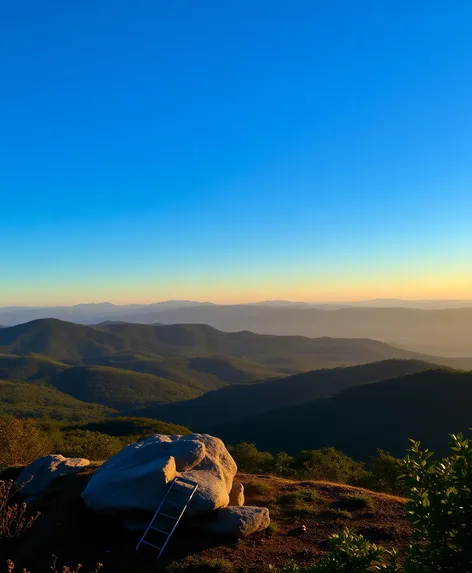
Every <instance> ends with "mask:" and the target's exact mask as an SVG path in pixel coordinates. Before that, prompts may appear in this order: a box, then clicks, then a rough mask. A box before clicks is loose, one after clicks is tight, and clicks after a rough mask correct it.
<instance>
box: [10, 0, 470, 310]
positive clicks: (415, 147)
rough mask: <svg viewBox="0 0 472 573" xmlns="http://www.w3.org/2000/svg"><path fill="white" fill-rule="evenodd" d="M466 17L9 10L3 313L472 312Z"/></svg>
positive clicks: (19, 4)
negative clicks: (265, 303) (132, 305)
mask: <svg viewBox="0 0 472 573" xmlns="http://www.w3.org/2000/svg"><path fill="white" fill-rule="evenodd" d="M471 30H472V4H471V3H470V2H469V1H468V0H463V1H461V0H455V1H454V2H448V3H445V2H442V1H429V2H426V1H417V2H407V1H406V0H405V1H403V0H400V1H397V2H389V3H387V2H376V1H370V2H367V1H363V0H352V1H347V0H344V1H342V2H341V1H332V0H331V1H319V2H318V1H314V0H305V1H297V0H294V1H292V2H286V1H283V2H282V1H280V2H276V1H274V0H271V1H268V0H267V1H266V0H258V1H256V2H254V0H252V1H251V2H249V1H246V0H242V1H238V2H221V1H218V2H217V1H216V0H214V1H213V0H211V1H210V0H208V1H205V0H202V1H200V2H195V1H190V0H185V1H183V0H182V1H178V0H177V1H174V2H169V1H167V2H165V1H164V2H154V1H151V0H147V1H140V0H137V1H135V2H129V1H126V2H125V1H121V0H113V2H112V1H111V0H101V1H100V2H96V1H94V0H81V1H80V2H78V1H75V2H63V1H58V0H51V1H50V2H46V3H38V2H37V1H32V0H28V1H26V0H18V1H16V2H8V3H7V2H5V3H3V5H2V7H1V8H0V64H1V68H0V69H1V70H2V81H1V86H0V126H1V132H0V133H1V138H0V305H8V304H55V303H57V304H61V303H75V302H85V301H99V300H111V301H112V302H145V301H149V302H151V301H155V300H161V299H166V298H192V299H200V300H202V299H205V300H209V299H210V300H215V301H225V302H239V301H244V300H257V299H271V298H290V299H305V300H350V299H355V298H365V297H375V296H382V297H383V296H386V297H394V296H404V297H412V298H423V297H425V298H426V297H437V296H438V297H443V298H448V297H451V298H453V297H464V298H465V297H466V296H469V297H470V295H472V265H471V259H472V257H471V255H470V251H471V247H472V225H471V223H470V221H471V215H472V161H471V160H470V159H471V156H472V71H471V61H472V34H471Z"/></svg>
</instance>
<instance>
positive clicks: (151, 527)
mask: <svg viewBox="0 0 472 573" xmlns="http://www.w3.org/2000/svg"><path fill="white" fill-rule="evenodd" d="M149 529H152V530H153V531H158V532H159V533H163V534H164V535H169V533H170V531H164V530H163V529H159V528H158V527H154V526H153V525H150V526H149Z"/></svg>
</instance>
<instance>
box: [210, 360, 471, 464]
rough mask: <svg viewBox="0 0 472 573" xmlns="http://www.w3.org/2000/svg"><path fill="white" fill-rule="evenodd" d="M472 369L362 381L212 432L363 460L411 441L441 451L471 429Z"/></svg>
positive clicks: (399, 452) (232, 439)
mask: <svg viewBox="0 0 472 573" xmlns="http://www.w3.org/2000/svg"><path fill="white" fill-rule="evenodd" d="M471 403H472V372H460V371H454V370H448V369H432V370H425V371H422V372H417V373H414V374H411V375H408V376H401V377H398V378H392V379H388V380H383V381H377V382H375V383H370V384H369V383H367V384H362V385H357V386H355V387H352V388H350V389H347V390H345V391H343V392H340V393H338V394H336V395H334V396H331V397H326V398H324V399H319V400H315V401H312V402H306V403H304V404H299V405H297V406H291V407H286V408H280V409H277V410H272V411H270V412H265V413H261V414H258V415H257V416H251V417H248V418H246V419H244V420H239V421H238V422H232V423H228V424H221V425H219V426H217V427H215V428H213V431H214V432H215V433H216V434H217V435H218V436H221V438H222V439H224V440H226V441H228V442H229V443H238V442H240V441H248V442H251V443H255V444H257V446H258V447H259V448H261V449H267V450H271V451H273V452H277V451H288V452H292V453H294V452H296V451H298V450H301V449H316V448H320V447H325V446H333V447H335V448H338V449H340V450H342V451H344V452H345V453H347V454H349V455H351V456H353V457H354V458H356V459H367V458H368V457H369V456H371V455H374V454H375V453H376V450H377V449H378V448H381V449H384V450H387V451H389V452H391V453H392V454H394V455H397V456H402V455H403V454H404V453H405V449H406V448H407V447H408V439H409V438H412V439H415V440H421V441H422V442H423V445H424V446H425V447H428V448H431V449H433V451H435V452H436V453H437V454H439V455H446V454H447V452H448V448H447V443H448V440H449V438H448V435H449V434H450V433H457V432H459V431H463V432H467V430H468V429H469V428H470V427H472V408H471V407H470V405H471Z"/></svg>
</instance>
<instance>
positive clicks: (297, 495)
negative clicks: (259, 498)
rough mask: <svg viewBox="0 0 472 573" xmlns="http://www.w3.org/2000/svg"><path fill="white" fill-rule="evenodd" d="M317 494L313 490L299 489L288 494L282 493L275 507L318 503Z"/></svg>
mask: <svg viewBox="0 0 472 573" xmlns="http://www.w3.org/2000/svg"><path fill="white" fill-rule="evenodd" d="M319 499H320V498H319V495H318V492H317V491H315V490H313V489H308V488H300V489H296V490H294V491H290V492H288V493H283V494H282V495H280V496H279V497H278V498H277V499H276V500H275V503H276V504H277V505H296V504H297V503H300V502H316V501H319Z"/></svg>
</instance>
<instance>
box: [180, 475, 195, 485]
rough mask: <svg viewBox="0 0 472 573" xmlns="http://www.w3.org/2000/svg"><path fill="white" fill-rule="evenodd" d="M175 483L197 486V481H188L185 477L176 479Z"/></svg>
mask: <svg viewBox="0 0 472 573" xmlns="http://www.w3.org/2000/svg"><path fill="white" fill-rule="evenodd" d="M175 481H183V482H184V483H188V484H190V485H193V486H195V485H197V482H196V481H192V480H191V479H187V478H183V477H176V478H175Z"/></svg>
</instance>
